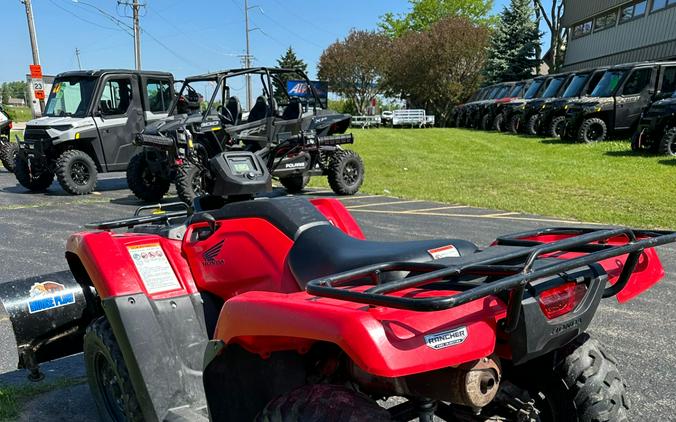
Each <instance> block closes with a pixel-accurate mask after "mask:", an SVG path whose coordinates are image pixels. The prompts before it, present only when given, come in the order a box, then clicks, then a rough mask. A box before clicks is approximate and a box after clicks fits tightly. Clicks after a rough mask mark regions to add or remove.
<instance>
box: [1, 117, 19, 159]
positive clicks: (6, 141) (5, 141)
mask: <svg viewBox="0 0 676 422" xmlns="http://www.w3.org/2000/svg"><path fill="white" fill-rule="evenodd" d="M11 130H12V119H10V118H9V115H8V114H7V113H6V112H5V110H4V109H3V108H2V106H1V105H0V162H2V165H3V167H5V169H7V171H9V172H13V171H14V158H15V157H16V152H17V150H18V145H17V144H16V143H14V142H12V141H11V139H10V131H11Z"/></svg>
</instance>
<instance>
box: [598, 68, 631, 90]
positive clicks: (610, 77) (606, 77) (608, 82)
mask: <svg viewBox="0 0 676 422" xmlns="http://www.w3.org/2000/svg"><path fill="white" fill-rule="evenodd" d="M626 74H627V71H626V70H609V71H607V72H606V73H604V74H603V77H602V78H601V80H600V81H599V83H598V85H596V88H594V91H592V93H591V96H592V97H610V96H612V95H613V94H614V93H615V90H616V89H617V87H618V85H619V84H620V81H621V80H622V78H623V77H624V75H626Z"/></svg>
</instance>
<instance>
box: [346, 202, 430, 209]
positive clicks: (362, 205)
mask: <svg viewBox="0 0 676 422" xmlns="http://www.w3.org/2000/svg"><path fill="white" fill-rule="evenodd" d="M416 202H424V201H420V200H413V201H390V202H376V203H373V204H361V205H352V206H349V207H346V208H347V209H348V210H353V209H355V208H366V207H377V206H380V205H400V204H413V203H416Z"/></svg>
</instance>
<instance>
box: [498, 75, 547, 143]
mask: <svg viewBox="0 0 676 422" xmlns="http://www.w3.org/2000/svg"><path fill="white" fill-rule="evenodd" d="M548 80H549V77H548V76H538V77H535V78H533V80H531V81H530V83H529V84H528V89H526V92H525V94H524V95H523V98H520V99H517V100H515V101H512V102H510V103H508V104H506V105H505V107H503V109H502V121H503V122H504V128H505V131H507V132H511V133H519V132H522V131H523V130H522V127H523V126H524V125H526V124H527V122H523V119H522V116H523V112H524V110H525V109H526V104H528V103H529V102H531V101H533V100H534V99H536V98H539V97H540V96H542V94H543V93H544V92H545V88H546V87H547V81H548Z"/></svg>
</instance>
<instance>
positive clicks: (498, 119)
mask: <svg viewBox="0 0 676 422" xmlns="http://www.w3.org/2000/svg"><path fill="white" fill-rule="evenodd" d="M504 122H505V116H503V114H502V113H498V114H497V115H496V116H495V119H493V130H495V131H498V132H502V131H503V127H502V126H503V124H504Z"/></svg>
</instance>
